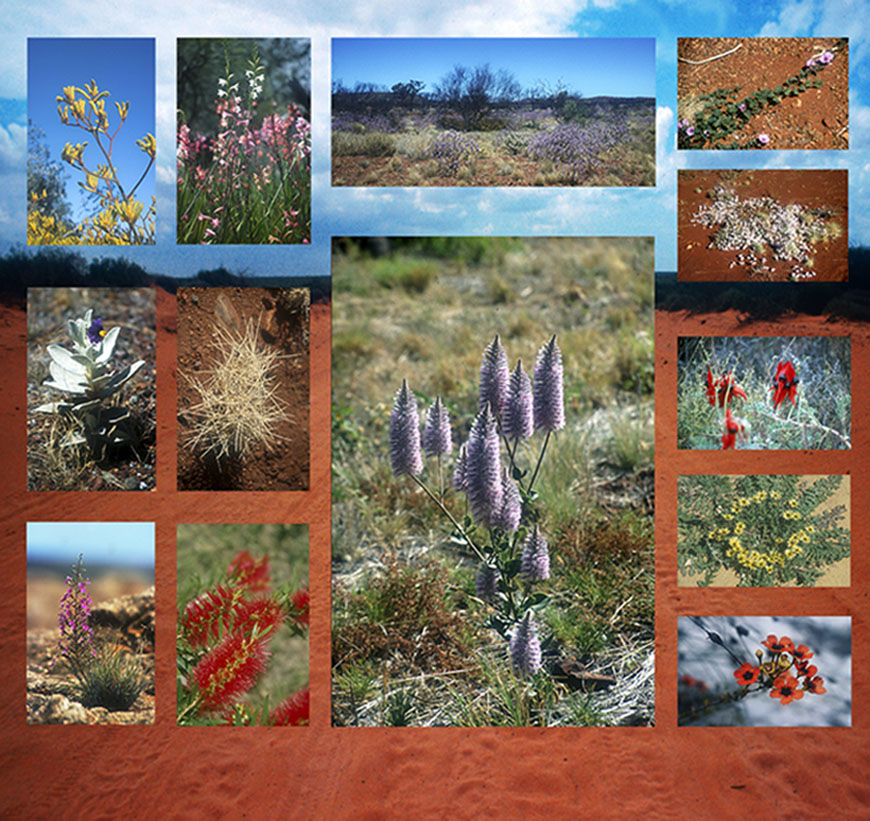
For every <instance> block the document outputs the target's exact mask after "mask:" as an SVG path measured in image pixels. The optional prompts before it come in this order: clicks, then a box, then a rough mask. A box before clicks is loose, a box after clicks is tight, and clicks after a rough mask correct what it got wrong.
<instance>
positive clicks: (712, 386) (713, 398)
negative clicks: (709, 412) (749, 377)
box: [707, 365, 746, 408]
mask: <svg viewBox="0 0 870 821" xmlns="http://www.w3.org/2000/svg"><path fill="white" fill-rule="evenodd" d="M735 396H739V397H740V398H741V399H746V393H745V392H744V390H743V388H741V387H740V386H739V385H738V384H737V383H736V382H735V381H734V374H733V373H723V374H722V376H718V377H714V376H713V372H712V371H711V370H710V366H709V365H707V401H708V402H709V403H710V405H711V406H715V405H716V403H717V401H718V403H719V407H720V408H724V407H725V403H726V402H728V403H730V402H731V400H732V399H733V398H734V397H735Z"/></svg>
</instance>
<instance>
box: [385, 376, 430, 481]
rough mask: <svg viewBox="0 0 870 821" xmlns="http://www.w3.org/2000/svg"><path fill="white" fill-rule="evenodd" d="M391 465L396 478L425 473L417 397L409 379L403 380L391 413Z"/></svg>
mask: <svg viewBox="0 0 870 821" xmlns="http://www.w3.org/2000/svg"><path fill="white" fill-rule="evenodd" d="M390 464H391V466H392V468H393V475H394V476H402V475H404V474H408V475H409V476H416V475H417V474H418V473H421V472H422V471H423V456H422V454H421V452H420V416H419V414H418V413H417V397H416V396H414V393H413V392H412V391H411V389H410V388H409V387H408V380H407V379H403V380H402V387H401V388H399V390H398V392H397V393H396V398H395V401H394V402H393V410H392V411H391V413H390Z"/></svg>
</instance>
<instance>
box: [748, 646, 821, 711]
mask: <svg viewBox="0 0 870 821" xmlns="http://www.w3.org/2000/svg"><path fill="white" fill-rule="evenodd" d="M761 643H762V644H763V645H764V646H765V647H766V648H767V649H768V651H769V653H770V656H771V657H770V659H769V660H768V661H765V662H762V661H761V659H762V656H763V652H762V651H761V650H758V651H757V652H756V656H757V658H758V661H759V662H760V663H759V664H752V663H751V662H749V661H746V662H744V663H743V664H741V665H740V667H738V668H737V669H736V670H735V671H734V678H736V679H737V682H738V684H740V685H742V686H743V687H749V686H750V685H751V684H755V683H756V682H757V681H759V680H760V682H761V686H762V688H770V697H771V698H778V699H779V700H780V702H779V703H780V704H790V703H791V702H792V701H800V700H801V699H802V698H803V697H804V693H813V694H814V695H822V694H823V693H826V692H827V690H825V681H824V679H823V678H822V677H821V676H819V675H817V673H818V672H819V671H818V668H817V667H816V666H815V665H813V664H810V663H809V660H810V659H811V658H812V657H813V655H814V653H812V652H811V651H810V649H809V648H808V647H807V646H806V645H805V644H799V645H798V646H797V647H795V645H794V642H793V641H792V640H791V639H790V638H789V637H788V636H782V638H777V637H776V636H775V635H773V634H772V633H771V634H770V635H769V636H768V637H767V639H766V640H765V641H763V642H761Z"/></svg>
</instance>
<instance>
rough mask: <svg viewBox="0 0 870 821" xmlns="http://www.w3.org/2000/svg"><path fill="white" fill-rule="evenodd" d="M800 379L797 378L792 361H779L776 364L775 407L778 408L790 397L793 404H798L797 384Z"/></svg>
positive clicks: (774, 380) (774, 379)
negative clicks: (796, 399)
mask: <svg viewBox="0 0 870 821" xmlns="http://www.w3.org/2000/svg"><path fill="white" fill-rule="evenodd" d="M799 381H800V380H799V379H798V378H797V376H796V374H795V370H794V365H792V363H791V361H786V362H779V363H778V364H777V366H776V375H775V376H774V377H773V385H772V386H771V387H770V390H772V391H773V407H774V408H778V407H779V406H780V405H781V404H782V403H783V402H784V401H785V399H786V397H788V399H789V401H790V402H791V403H792V405H796V404H797V402H796V401H795V398H796V397H797V386H798V382H799Z"/></svg>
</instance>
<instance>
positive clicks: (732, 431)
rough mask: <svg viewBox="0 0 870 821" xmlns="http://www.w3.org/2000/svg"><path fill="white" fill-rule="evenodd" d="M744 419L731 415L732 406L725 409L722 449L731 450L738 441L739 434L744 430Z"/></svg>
mask: <svg viewBox="0 0 870 821" xmlns="http://www.w3.org/2000/svg"><path fill="white" fill-rule="evenodd" d="M743 428H744V425H743V420H742V419H739V418H738V417H736V416H732V415H731V408H728V409H727V410H726V411H725V433H723V434H722V450H729V449H731V448H733V447H734V446H735V444H736V443H737V436H738V435H739V434H740V433H741V432H742V431H743Z"/></svg>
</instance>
